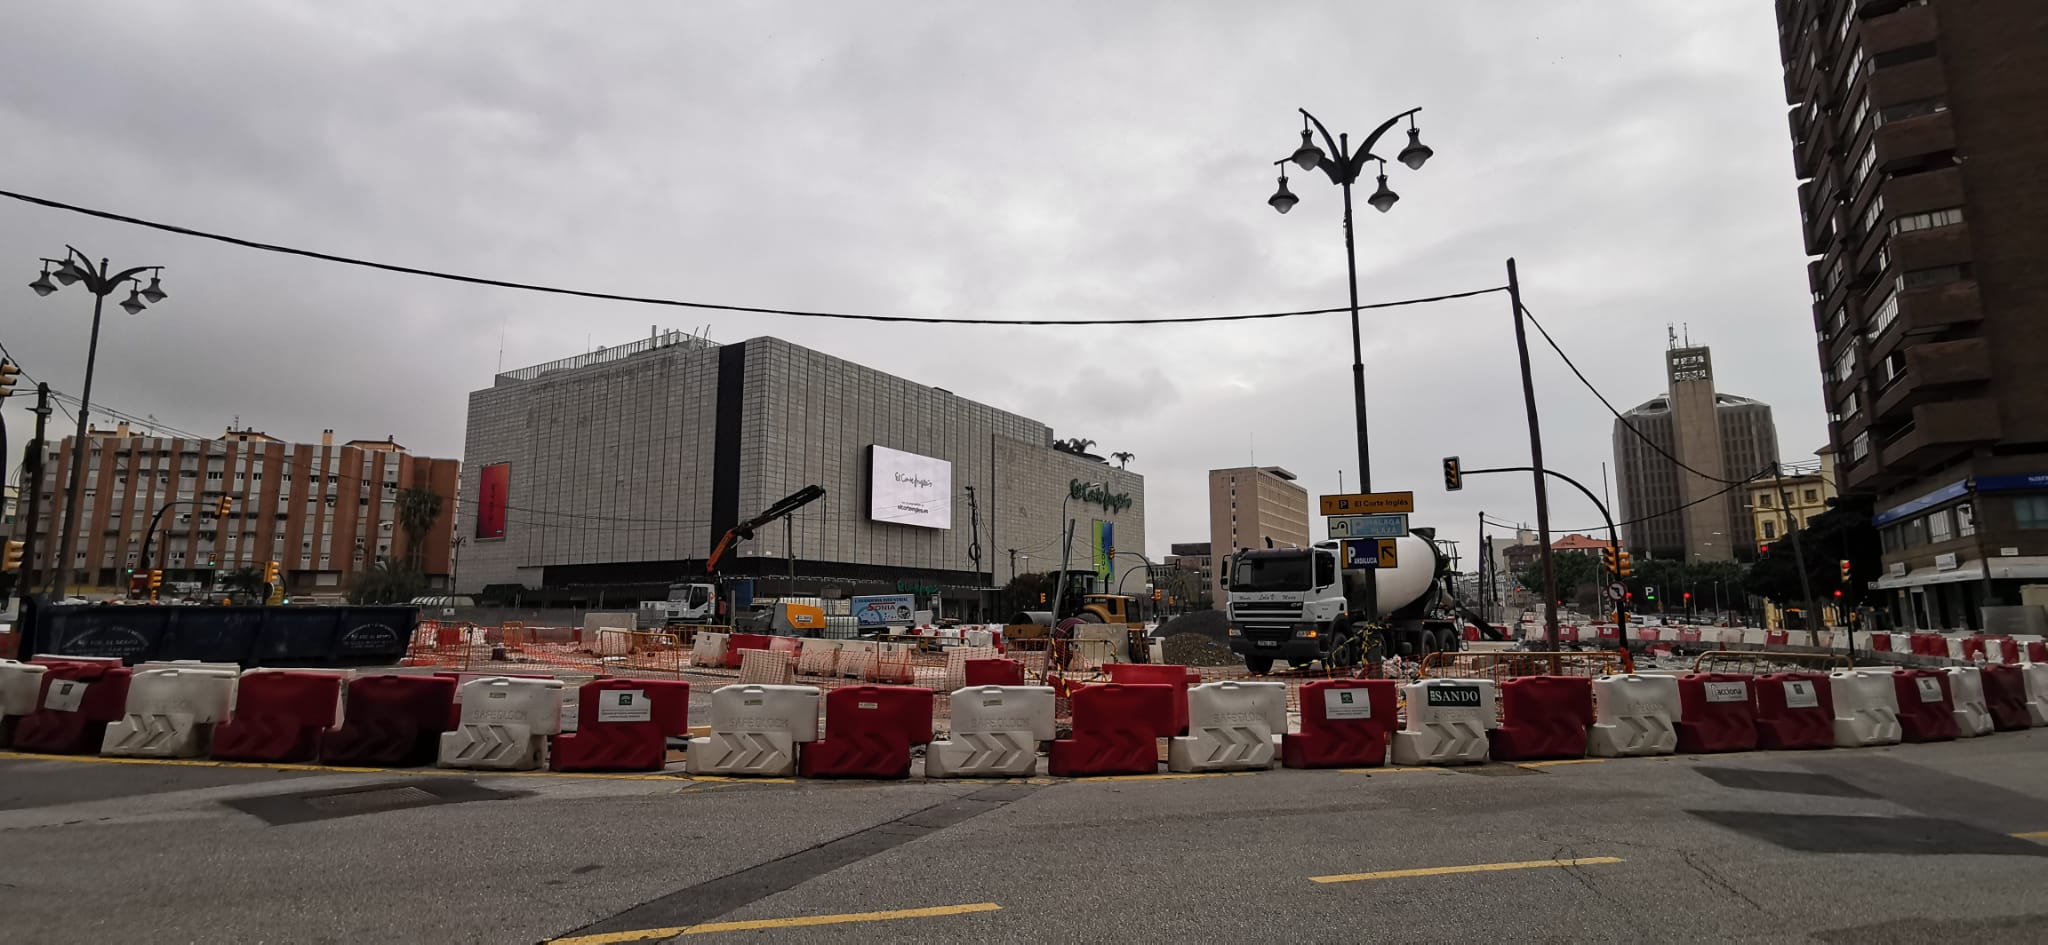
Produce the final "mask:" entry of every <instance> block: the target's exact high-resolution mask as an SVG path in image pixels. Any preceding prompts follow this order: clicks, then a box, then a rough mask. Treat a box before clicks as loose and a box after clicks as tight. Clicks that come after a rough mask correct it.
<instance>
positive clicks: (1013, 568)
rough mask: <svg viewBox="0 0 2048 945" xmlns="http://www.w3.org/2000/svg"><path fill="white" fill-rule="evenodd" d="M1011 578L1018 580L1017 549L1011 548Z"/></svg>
mask: <svg viewBox="0 0 2048 945" xmlns="http://www.w3.org/2000/svg"><path fill="white" fill-rule="evenodd" d="M1010 580H1012V581H1015V580H1017V549H1015V548H1012V549H1010Z"/></svg>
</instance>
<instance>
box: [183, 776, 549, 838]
mask: <svg viewBox="0 0 2048 945" xmlns="http://www.w3.org/2000/svg"><path fill="white" fill-rule="evenodd" d="M527 793H528V792H525V791H499V790H496V789H493V788H487V787H483V786H482V785H479V784H477V783H476V782H475V781H466V780H459V779H455V778H436V779H434V780H432V781H427V782H421V783H418V784H409V783H405V782H395V783H392V782H387V783H384V784H373V785H370V786H368V787H354V788H345V789H342V790H339V791H306V792H302V793H298V794H271V795H267V796H264V797H244V798H237V799H235V800H230V801H223V802H222V803H223V804H226V805H227V806H229V807H232V808H234V809H236V810H238V811H241V812H242V813H245V814H248V815H250V816H253V817H258V818H261V819H262V820H263V821H264V822H265V823H268V824H270V825H271V826H273V827H280V826H284V825H285V824H303V823H309V822H311V821H316V820H333V819H335V818H337V817H358V816H362V815H365V814H385V813H390V812H392V811H399V810H410V809H412V808H416V807H433V806H436V805H439V804H461V803H466V802H468V801H496V800H504V799H506V798H511V797H524V796H526V794H527Z"/></svg>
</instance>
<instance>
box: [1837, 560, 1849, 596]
mask: <svg viewBox="0 0 2048 945" xmlns="http://www.w3.org/2000/svg"><path fill="white" fill-rule="evenodd" d="M1842 583H1844V584H1847V583H1849V559H1847V558H1843V559H1842ZM1835 596H1837V597H1840V596H1841V592H1840V591H1837V592H1835Z"/></svg>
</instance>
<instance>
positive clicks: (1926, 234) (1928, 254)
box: [1891, 214, 1974, 272]
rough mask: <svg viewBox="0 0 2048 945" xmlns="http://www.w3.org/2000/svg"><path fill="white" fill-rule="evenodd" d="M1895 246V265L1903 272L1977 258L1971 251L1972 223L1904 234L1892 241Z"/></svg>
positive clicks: (1950, 264) (1893, 250) (1952, 264)
mask: <svg viewBox="0 0 2048 945" xmlns="http://www.w3.org/2000/svg"><path fill="white" fill-rule="evenodd" d="M1895 215H1897V214H1895ZM1891 247H1892V265H1893V266H1896V267H1898V269H1899V271H1901V272H1904V271H1905V270H1908V269H1931V268H1933V267H1935V266H1954V265H1958V264H1960V263H1966V262H1970V261H1971V260H1972V259H1973V258H1974V254H1973V253H1972V252H1971V249H1970V224H1969V222H1968V221H1965V222H1962V223H1952V224H1949V225H1948V226H1937V227H1935V228H1933V229H1931V230H1913V231H1911V232H1907V233H1900V234H1899V235H1897V236H1894V237H1892V238H1891Z"/></svg>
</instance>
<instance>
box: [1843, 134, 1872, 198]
mask: <svg viewBox="0 0 2048 945" xmlns="http://www.w3.org/2000/svg"><path fill="white" fill-rule="evenodd" d="M1876 166H1877V142H1876V141H1874V140H1873V141H1871V142H1870V143H1869V144H1866V145H1864V146H1863V156H1862V157H1859V158H1857V159H1856V170H1855V172H1854V173H1852V174H1851V175H1850V176H1849V179H1850V181H1851V186H1850V188H1849V191H1850V192H1851V193H1855V192H1856V191H1860V190H1862V189H1863V178H1864V177H1865V176H1866V175H1868V174H1869V173H1870V169H1871V168H1873V167H1876Z"/></svg>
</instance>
